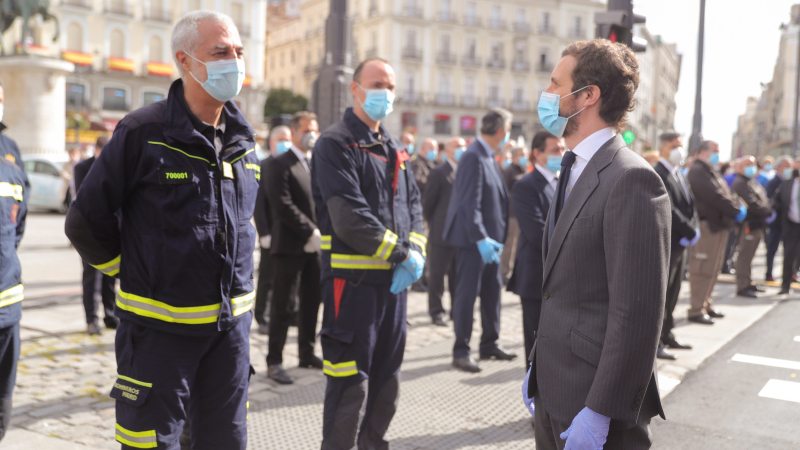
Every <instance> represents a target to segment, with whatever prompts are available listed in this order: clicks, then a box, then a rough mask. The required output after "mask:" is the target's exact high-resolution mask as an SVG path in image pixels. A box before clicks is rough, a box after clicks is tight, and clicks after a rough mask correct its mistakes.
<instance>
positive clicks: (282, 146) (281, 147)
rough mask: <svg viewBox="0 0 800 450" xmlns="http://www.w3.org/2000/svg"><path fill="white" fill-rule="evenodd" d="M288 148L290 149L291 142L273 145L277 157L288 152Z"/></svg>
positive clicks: (279, 142) (280, 142)
mask: <svg viewBox="0 0 800 450" xmlns="http://www.w3.org/2000/svg"><path fill="white" fill-rule="evenodd" d="M290 148H292V141H278V143H277V144H275V151H276V152H277V153H278V154H279V155H282V154H284V153H286V152H288V151H289V149H290Z"/></svg>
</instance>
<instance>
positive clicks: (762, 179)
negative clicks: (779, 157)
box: [756, 156, 775, 189]
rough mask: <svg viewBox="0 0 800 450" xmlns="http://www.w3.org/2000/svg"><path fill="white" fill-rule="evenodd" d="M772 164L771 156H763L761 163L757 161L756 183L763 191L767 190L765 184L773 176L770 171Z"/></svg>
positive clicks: (773, 160)
mask: <svg viewBox="0 0 800 450" xmlns="http://www.w3.org/2000/svg"><path fill="white" fill-rule="evenodd" d="M774 163H775V158H773V157H772V156H765V157H763V158H761V161H758V169H757V171H758V176H756V181H757V182H758V184H760V185H761V186H762V187H763V188H764V189H766V188H767V183H769V180H771V179H772V178H773V177H774V176H775V172H773V171H772V169H773V164H774Z"/></svg>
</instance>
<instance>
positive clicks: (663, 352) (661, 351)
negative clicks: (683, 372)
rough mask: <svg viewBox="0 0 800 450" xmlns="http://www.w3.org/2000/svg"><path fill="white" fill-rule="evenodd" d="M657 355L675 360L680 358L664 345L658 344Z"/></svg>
mask: <svg viewBox="0 0 800 450" xmlns="http://www.w3.org/2000/svg"><path fill="white" fill-rule="evenodd" d="M656 357H657V358H658V359H669V360H671V361H674V360H676V359H678V357H677V356H675V355H673V354H672V353H670V352H668V351H667V349H665V348H664V346H663V345H659V346H658V351H657V352H656Z"/></svg>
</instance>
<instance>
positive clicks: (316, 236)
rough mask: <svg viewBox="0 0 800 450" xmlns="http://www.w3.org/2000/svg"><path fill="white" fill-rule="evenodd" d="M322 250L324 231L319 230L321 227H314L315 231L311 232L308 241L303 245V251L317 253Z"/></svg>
mask: <svg viewBox="0 0 800 450" xmlns="http://www.w3.org/2000/svg"><path fill="white" fill-rule="evenodd" d="M320 250H322V233H320V232H319V228H314V232H313V233H311V237H309V238H308V242H306V245H305V246H304V247H303V251H304V252H306V253H316V252H318V251H320Z"/></svg>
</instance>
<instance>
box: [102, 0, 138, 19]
mask: <svg viewBox="0 0 800 450" xmlns="http://www.w3.org/2000/svg"><path fill="white" fill-rule="evenodd" d="M105 12H107V13H111V14H119V15H121V16H132V15H133V9H132V8H131V7H130V6H128V4H127V3H126V2H125V1H124V0H108V1H106V5H105Z"/></svg>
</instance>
